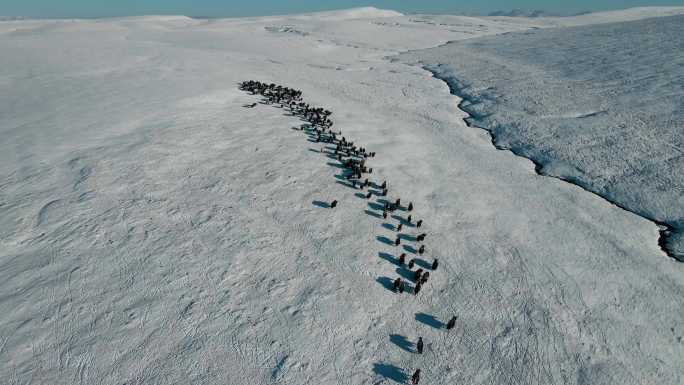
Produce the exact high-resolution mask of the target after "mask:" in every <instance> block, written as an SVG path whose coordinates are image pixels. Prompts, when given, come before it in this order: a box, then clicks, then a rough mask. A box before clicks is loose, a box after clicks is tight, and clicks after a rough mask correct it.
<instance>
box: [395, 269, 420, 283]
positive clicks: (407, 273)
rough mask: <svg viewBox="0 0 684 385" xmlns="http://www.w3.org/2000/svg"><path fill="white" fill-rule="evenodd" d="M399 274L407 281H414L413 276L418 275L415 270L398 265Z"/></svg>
mask: <svg viewBox="0 0 684 385" xmlns="http://www.w3.org/2000/svg"><path fill="white" fill-rule="evenodd" d="M397 274H399V276H401V278H404V279H405V280H407V281H413V278H415V277H416V273H415V272H414V271H411V270H409V269H407V268H405V267H404V266H399V267H397Z"/></svg>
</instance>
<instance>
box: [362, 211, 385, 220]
mask: <svg viewBox="0 0 684 385" xmlns="http://www.w3.org/2000/svg"><path fill="white" fill-rule="evenodd" d="M365 212H366V214H368V215H370V216H371V217H375V218H378V219H380V218H382V215H380V214H378V213H376V212H375V211H370V210H365Z"/></svg>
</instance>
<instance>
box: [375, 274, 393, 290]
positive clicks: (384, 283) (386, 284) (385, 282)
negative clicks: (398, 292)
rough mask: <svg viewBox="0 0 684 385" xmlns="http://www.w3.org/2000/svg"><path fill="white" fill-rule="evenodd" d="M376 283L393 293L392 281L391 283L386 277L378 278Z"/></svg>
mask: <svg viewBox="0 0 684 385" xmlns="http://www.w3.org/2000/svg"><path fill="white" fill-rule="evenodd" d="M376 281H377V282H378V283H379V284H381V285H382V286H384V287H385V289H387V290H389V291H391V292H394V290H393V287H392V285H393V284H394V281H392V279H391V278H387V277H378V278H377V279H376Z"/></svg>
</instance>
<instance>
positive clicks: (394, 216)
mask: <svg viewBox="0 0 684 385" xmlns="http://www.w3.org/2000/svg"><path fill="white" fill-rule="evenodd" d="M392 218H394V219H396V220H397V221H399V223H401V224H402V225H404V226H409V227H415V225H414V224H413V223H409V222H408V221H407V220H406V219H404V218H402V217H401V216H399V215H396V214H394V215H392Z"/></svg>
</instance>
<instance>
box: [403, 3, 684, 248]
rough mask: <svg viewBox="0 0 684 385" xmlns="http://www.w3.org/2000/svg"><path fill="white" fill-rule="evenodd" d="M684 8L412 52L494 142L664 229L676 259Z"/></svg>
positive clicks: (681, 227)
mask: <svg viewBox="0 0 684 385" xmlns="http://www.w3.org/2000/svg"><path fill="white" fill-rule="evenodd" d="M683 35H684V16H671V17H663V18H653V19H647V20H640V21H631V22H622V23H611V24H603V25H596V26H583V27H574V28H558V29H554V30H547V29H544V30H534V31H525V32H520V33H513V34H507V35H505V36H496V37H485V38H479V39H472V40H469V41H465V42H454V43H453V44H447V45H445V46H442V47H439V48H435V49H429V50H427V51H419V52H412V53H410V54H409V55H407V56H406V58H407V60H415V61H420V62H421V63H423V65H425V66H426V67H427V68H429V69H430V70H431V71H432V72H434V73H435V74H436V76H438V77H440V78H443V79H445V80H446V81H447V82H449V84H450V85H451V87H452V88H453V89H454V90H455V92H456V93H457V94H459V95H461V96H463V97H465V98H466V99H467V102H466V103H465V104H464V105H463V106H464V108H465V109H466V110H467V111H468V112H469V113H470V115H471V116H472V118H473V119H472V122H473V123H474V124H476V125H477V126H479V127H485V128H487V129H488V130H489V131H490V132H492V134H493V135H494V138H495V143H496V145H497V147H500V148H507V149H511V150H512V151H514V152H515V153H516V154H521V155H523V156H525V157H527V158H530V159H534V160H535V162H536V163H538V164H539V165H540V167H541V172H543V173H544V174H547V175H554V176H558V177H561V178H563V179H565V180H569V181H573V182H574V183H577V184H579V185H581V186H583V187H586V188H587V189H589V190H590V191H594V192H596V193H598V194H600V195H601V196H604V197H606V198H608V199H609V200H610V201H612V202H616V203H617V204H619V205H620V206H622V207H625V208H628V209H629V210H630V211H632V212H635V213H638V214H640V215H642V216H644V217H646V218H650V219H653V220H655V221H657V222H662V223H667V224H668V225H670V226H671V227H672V228H673V229H674V233H673V234H672V236H665V237H663V239H662V240H661V242H662V243H663V245H664V246H665V247H666V249H667V250H668V252H669V253H670V254H671V255H673V256H674V257H676V258H678V259H680V260H682V261H684V234H683V233H682V231H684V102H683V100H684V40H682V39H680V38H679V36H683Z"/></svg>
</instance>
